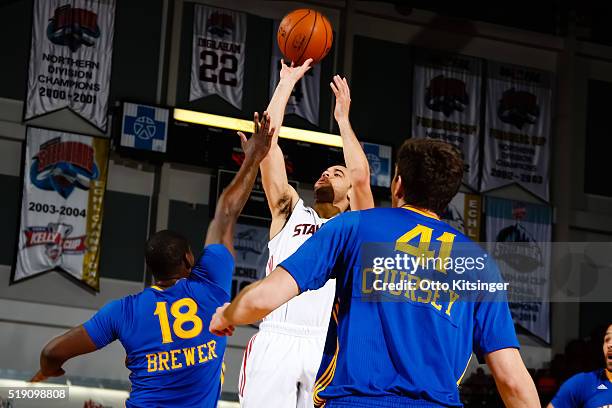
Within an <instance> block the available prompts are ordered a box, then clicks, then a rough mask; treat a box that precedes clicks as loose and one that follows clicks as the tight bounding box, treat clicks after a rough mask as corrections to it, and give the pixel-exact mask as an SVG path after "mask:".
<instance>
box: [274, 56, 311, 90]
mask: <svg viewBox="0 0 612 408" xmlns="http://www.w3.org/2000/svg"><path fill="white" fill-rule="evenodd" d="M312 61H313V60H312V58H308V59H307V60H306V61H304V63H303V64H302V65H298V66H295V65H294V64H293V62H292V63H291V65H287V64H285V61H283V60H282V59H281V61H280V62H281V70H280V79H281V80H289V81H292V82H293V83H294V84H295V83H296V82H297V81H299V80H300V79H301V78H302V77H303V76H304V75H305V74H306V72H308V70H309V69H310V68H312V66H311V64H312Z"/></svg>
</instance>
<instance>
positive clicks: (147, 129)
mask: <svg viewBox="0 0 612 408" xmlns="http://www.w3.org/2000/svg"><path fill="white" fill-rule="evenodd" d="M169 120H170V110H169V109H166V108H160V107H157V106H149V105H141V104H137V103H129V102H125V103H124V104H123V114H122V118H121V138H120V140H119V144H120V146H122V147H131V148H134V149H139V150H147V151H153V152H159V153H166V145H167V142H168V121H169Z"/></svg>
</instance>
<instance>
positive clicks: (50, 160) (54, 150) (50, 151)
mask: <svg viewBox="0 0 612 408" xmlns="http://www.w3.org/2000/svg"><path fill="white" fill-rule="evenodd" d="M98 175H99V171H98V166H96V162H95V160H94V150H93V148H92V147H91V146H88V145H86V144H84V143H80V142H62V141H61V139H60V138H59V137H58V138H55V139H51V140H49V141H48V142H45V143H44V144H42V145H41V146H40V150H39V152H38V153H37V154H36V155H35V156H34V157H33V158H32V166H31V167H30V180H31V181H32V184H34V185H35V186H36V187H38V188H40V189H41V190H48V191H53V190H55V191H56V192H57V193H58V194H59V195H61V196H62V197H63V198H68V197H69V196H70V194H72V192H73V191H74V189H75V187H76V188H80V189H82V190H88V189H89V184H90V182H91V180H95V179H97V178H98Z"/></svg>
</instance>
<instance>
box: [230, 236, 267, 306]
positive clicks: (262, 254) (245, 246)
mask: <svg viewBox="0 0 612 408" xmlns="http://www.w3.org/2000/svg"><path fill="white" fill-rule="evenodd" d="M268 241H270V229H269V228H263V227H256V226H253V225H246V224H236V228H235V230H234V249H235V250H236V257H235V264H236V270H235V272H234V276H233V278H232V293H231V297H232V299H233V298H234V297H235V296H236V295H237V294H238V292H240V291H241V290H242V289H244V287H245V286H247V285H248V284H250V283H253V282H255V281H257V280H259V279H263V278H264V277H265V276H266V264H267V262H268Z"/></svg>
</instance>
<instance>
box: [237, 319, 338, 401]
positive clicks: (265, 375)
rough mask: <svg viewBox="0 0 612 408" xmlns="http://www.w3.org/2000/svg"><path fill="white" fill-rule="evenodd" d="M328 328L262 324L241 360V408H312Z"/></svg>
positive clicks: (239, 386)
mask: <svg viewBox="0 0 612 408" xmlns="http://www.w3.org/2000/svg"><path fill="white" fill-rule="evenodd" d="M326 332H327V328H325V329H322V328H317V327H305V326H296V325H290V324H287V323H276V322H262V323H261V325H260V327H259V332H258V333H257V334H255V335H254V336H253V337H252V338H251V340H250V341H249V342H248V344H247V346H246V349H245V351H244V357H243V358H242V367H241V369H240V380H239V381H238V395H239V397H240V406H241V407H242V408H264V407H266V408H267V407H270V408H293V407H297V408H304V407H310V408H312V407H313V402H312V388H313V385H314V382H315V378H316V376H317V371H318V370H319V365H320V364H321V356H322V355H323V347H324V345H325V336H326Z"/></svg>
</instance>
